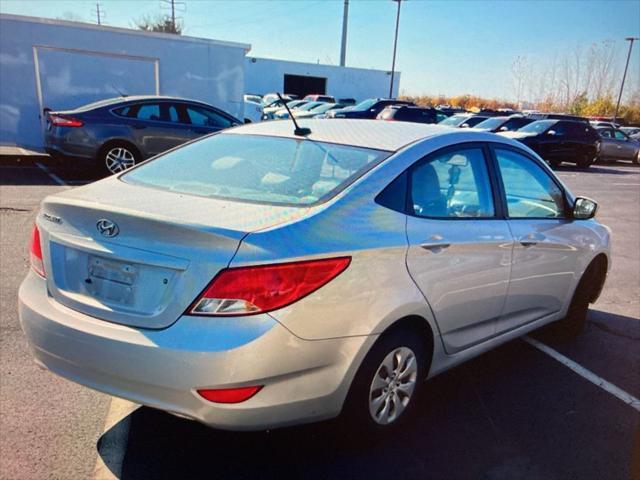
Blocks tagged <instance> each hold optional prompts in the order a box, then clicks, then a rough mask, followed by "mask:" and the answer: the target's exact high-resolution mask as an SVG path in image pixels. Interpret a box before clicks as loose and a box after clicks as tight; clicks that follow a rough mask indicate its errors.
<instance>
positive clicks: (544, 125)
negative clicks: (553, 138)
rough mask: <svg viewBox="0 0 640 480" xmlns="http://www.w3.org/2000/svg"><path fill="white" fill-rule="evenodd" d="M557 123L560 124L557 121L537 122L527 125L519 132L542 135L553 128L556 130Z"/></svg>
mask: <svg viewBox="0 0 640 480" xmlns="http://www.w3.org/2000/svg"><path fill="white" fill-rule="evenodd" d="M556 123H558V121H557V120H537V121H535V122H532V123H530V124H529V125H525V126H524V127H522V128H520V130H518V131H519V132H524V133H542V132H544V131H546V130H548V129H549V128H551V127H554V128H555V124H556Z"/></svg>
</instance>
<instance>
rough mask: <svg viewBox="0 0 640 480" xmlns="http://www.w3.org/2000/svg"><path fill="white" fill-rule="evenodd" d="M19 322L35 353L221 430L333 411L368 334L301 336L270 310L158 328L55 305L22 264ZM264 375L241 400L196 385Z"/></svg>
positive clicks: (54, 366) (84, 380)
mask: <svg viewBox="0 0 640 480" xmlns="http://www.w3.org/2000/svg"><path fill="white" fill-rule="evenodd" d="M19 304H20V305H19V310H20V322H21V325H22V328H23V330H24V332H25V335H26V337H27V340H28V342H29V344H30V346H31V347H32V349H33V352H34V355H35V358H36V361H37V362H38V363H39V364H41V365H43V366H44V367H46V368H48V369H49V370H51V371H52V372H54V373H56V374H58V375H60V376H62V377H65V378H67V379H69V380H72V381H74V382H76V383H80V384H82V385H85V386H87V387H90V388H93V389H95V390H99V391H102V392H105V393H108V394H110V395H114V396H117V397H121V398H125V399H128V400H131V401H133V402H135V403H139V404H143V405H148V406H151V407H154V408H158V409H161V410H166V411H169V412H172V413H175V414H179V415H183V416H186V417H189V418H192V419H194V420H197V421H200V422H202V423H205V424H208V425H211V426H215V427H219V428H224V429H230V430H260V429H267V428H275V427H281V426H286V425H291V424H297V423H305V422H311V421H316V420H322V419H327V418H331V417H334V416H337V415H338V414H339V413H340V410H341V408H342V404H343V402H344V399H345V397H346V394H347V392H348V389H349V386H350V384H351V380H352V378H353V376H354V375H355V372H356V370H357V367H358V365H359V364H360V361H361V359H362V357H363V356H364V355H365V354H366V352H367V351H368V348H369V347H370V345H371V344H372V343H373V342H374V341H375V336H362V337H347V338H339V339H328V340H314V341H306V340H302V339H300V338H298V337H296V336H294V335H293V334H292V333H290V332H289V331H288V330H287V329H286V328H284V327H283V326H282V325H280V324H279V323H278V322H276V321H275V320H274V319H273V318H272V317H270V316H269V315H256V316H252V317H244V318H224V319H222V318H202V317H191V316H183V317H181V318H180V319H179V320H178V321H177V322H176V323H175V324H173V325H172V326H171V327H169V328H166V329H164V330H143V329H137V328H131V327H126V326H122V325H116V324H112V323H109V322H106V321H103V320H99V319H96V318H93V317H90V316H87V315H84V314H82V313H79V312H77V311H74V310H71V309H69V308H67V307H64V306H63V305H60V304H59V303H58V302H56V301H55V300H54V299H53V298H51V297H50V296H49V295H48V293H47V291H46V282H45V281H44V280H43V279H41V278H40V277H38V276H37V275H36V274H35V273H33V272H30V273H29V275H28V276H27V278H26V279H25V280H24V282H23V283H22V285H21V287H20V292H19ZM255 385H264V388H263V389H262V390H261V391H260V392H258V393H257V394H256V395H255V396H254V397H252V398H250V399H249V400H247V401H245V402H242V403H237V404H218V403H211V402H208V401H207V400H204V399H203V398H201V397H200V396H199V395H198V394H197V393H196V390H197V389H200V388H232V387H241V386H255Z"/></svg>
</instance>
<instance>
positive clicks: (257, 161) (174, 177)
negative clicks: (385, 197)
mask: <svg viewBox="0 0 640 480" xmlns="http://www.w3.org/2000/svg"><path fill="white" fill-rule="evenodd" d="M389 155H390V152H386V151H381V150H372V149H367V148H359V147H352V146H346V145H335V144H331V143H323V142H316V141H312V140H298V139H293V138H280V137H268V136H262V135H239V134H218V135H213V136H210V137H207V138H204V139H202V140H199V141H197V142H193V143H190V144H188V145H185V146H184V147H182V148H178V149H176V150H173V151H170V152H168V153H166V154H164V155H161V156H159V157H157V158H156V159H154V160H152V161H150V162H146V163H144V164H142V165H140V166H139V167H137V168H134V169H133V170H131V171H130V172H128V173H125V174H124V175H123V176H121V177H120V178H121V179H122V180H123V181H125V182H127V183H131V184H138V185H146V186H152V187H157V188H162V189H166V190H171V191H174V192H179V193H186V194H192V195H200V196H206V197H216V198H224V199H229V200H237V201H248V202H257V203H269V204H278V205H311V204H314V203H320V202H323V201H326V200H327V199H329V198H330V197H331V196H333V195H335V194H336V193H337V192H339V191H340V190H342V189H343V188H345V187H346V186H348V185H349V184H351V183H352V182H353V181H354V180H355V179H356V178H358V177H359V176H361V175H362V174H363V173H364V172H365V171H367V170H369V169H370V168H372V167H373V166H375V165H376V164H378V163H379V162H380V161H382V160H383V159H384V158H386V157H387V156H389Z"/></svg>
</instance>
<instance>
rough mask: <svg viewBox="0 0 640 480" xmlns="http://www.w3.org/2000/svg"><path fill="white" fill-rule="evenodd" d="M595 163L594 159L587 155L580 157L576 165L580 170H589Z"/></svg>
mask: <svg viewBox="0 0 640 480" xmlns="http://www.w3.org/2000/svg"><path fill="white" fill-rule="evenodd" d="M594 161H595V158H594V157H591V156H590V155H588V154H586V153H585V154H584V155H582V158H581V159H580V160H578V161H577V162H576V163H577V165H578V167H580V168H589V167H590V166H591V165H592V164H593V163H594Z"/></svg>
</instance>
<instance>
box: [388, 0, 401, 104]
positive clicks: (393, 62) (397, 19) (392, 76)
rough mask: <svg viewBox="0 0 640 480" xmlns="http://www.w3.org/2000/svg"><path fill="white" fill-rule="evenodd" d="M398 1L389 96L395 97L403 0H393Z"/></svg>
mask: <svg viewBox="0 0 640 480" xmlns="http://www.w3.org/2000/svg"><path fill="white" fill-rule="evenodd" d="M393 1H394V2H397V3H398V14H397V15H396V36H395V40H394V41H393V61H392V63H391V85H390V86H389V98H393V80H394V77H395V73H396V48H397V47H398V27H399V26H400V5H401V4H402V0H393Z"/></svg>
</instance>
